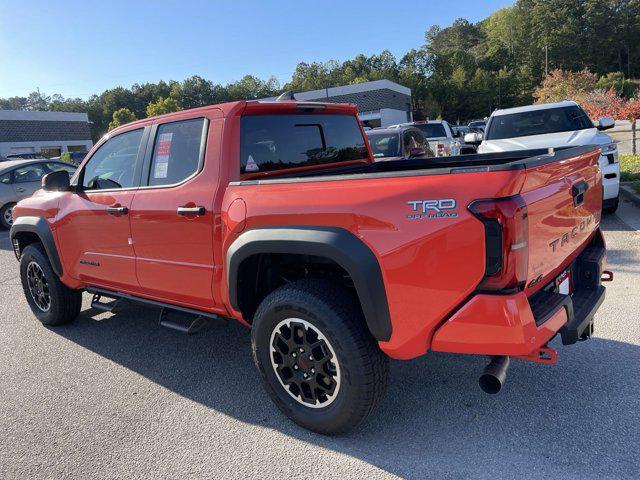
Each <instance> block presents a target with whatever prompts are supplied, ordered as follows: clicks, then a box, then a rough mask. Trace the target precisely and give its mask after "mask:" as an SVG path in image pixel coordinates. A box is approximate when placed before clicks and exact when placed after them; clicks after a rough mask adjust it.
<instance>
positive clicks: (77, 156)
mask: <svg viewBox="0 0 640 480" xmlns="http://www.w3.org/2000/svg"><path fill="white" fill-rule="evenodd" d="M86 156H87V152H69V157H70V158H71V162H73V164H74V165H80V164H81V163H82V160H84V157H86ZM51 160H58V161H62V157H52V158H51Z"/></svg>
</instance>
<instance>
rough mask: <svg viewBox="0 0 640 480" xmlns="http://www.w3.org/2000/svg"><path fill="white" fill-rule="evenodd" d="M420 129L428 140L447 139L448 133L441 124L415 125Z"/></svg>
mask: <svg viewBox="0 0 640 480" xmlns="http://www.w3.org/2000/svg"><path fill="white" fill-rule="evenodd" d="M413 126H414V127H416V128H419V129H420V130H421V131H422V133H424V136H425V137H427V138H437V137H446V136H447V131H446V130H445V129H444V125H442V124H441V123H418V124H414V125H413Z"/></svg>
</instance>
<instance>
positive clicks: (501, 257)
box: [469, 195, 529, 290]
mask: <svg viewBox="0 0 640 480" xmlns="http://www.w3.org/2000/svg"><path fill="white" fill-rule="evenodd" d="M469 210H470V211H471V213H473V214H474V215H475V216H476V217H477V218H478V219H479V220H480V221H481V222H482V223H483V224H484V232H485V250H486V266H485V278H484V279H483V280H482V283H481V284H480V288H481V289H484V290H507V289H508V290H511V289H514V288H520V289H522V288H524V285H525V283H526V281H527V271H528V265H527V264H528V261H529V244H528V240H529V221H528V219H527V206H526V204H525V202H524V200H523V199H522V197H521V196H520V195H514V196H512V197H505V198H495V199H490V200H476V201H475V202H473V203H471V205H469Z"/></svg>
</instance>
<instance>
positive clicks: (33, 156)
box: [7, 153, 47, 160]
mask: <svg viewBox="0 0 640 480" xmlns="http://www.w3.org/2000/svg"><path fill="white" fill-rule="evenodd" d="M7 158H8V159H9V160H39V159H43V160H44V159H46V158H47V157H45V156H44V155H42V154H41V153H11V154H9V155H7Z"/></svg>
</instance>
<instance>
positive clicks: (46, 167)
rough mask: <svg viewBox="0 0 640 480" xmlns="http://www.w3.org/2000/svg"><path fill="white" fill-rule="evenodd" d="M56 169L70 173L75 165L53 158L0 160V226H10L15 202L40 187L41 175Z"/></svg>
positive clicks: (73, 170) (74, 168)
mask: <svg viewBox="0 0 640 480" xmlns="http://www.w3.org/2000/svg"><path fill="white" fill-rule="evenodd" d="M58 170H66V171H67V172H69V174H70V175H71V174H73V173H74V172H75V171H76V167H75V166H73V165H69V164H68V163H64V162H56V161H54V160H8V161H4V162H0V226H1V227H4V228H11V224H12V223H13V217H12V215H13V207H14V206H15V204H16V203H18V202H19V201H20V200H22V199H23V198H27V197H30V196H31V195H33V193H34V192H35V191H36V190H38V189H39V188H40V183H41V180H42V177H43V176H45V175H46V174H47V173H51V172H56V171H58Z"/></svg>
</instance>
